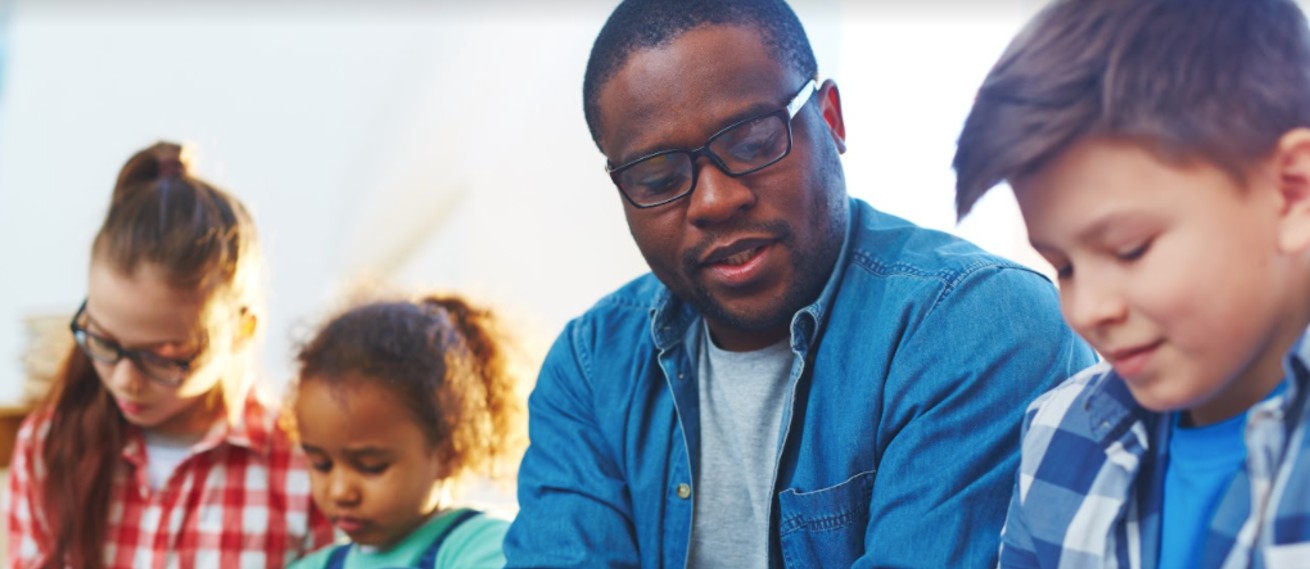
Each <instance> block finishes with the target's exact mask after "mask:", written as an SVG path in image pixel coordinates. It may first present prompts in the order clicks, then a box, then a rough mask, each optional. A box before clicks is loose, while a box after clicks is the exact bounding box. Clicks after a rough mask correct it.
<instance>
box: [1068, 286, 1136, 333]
mask: <svg viewBox="0 0 1310 569" xmlns="http://www.w3.org/2000/svg"><path fill="white" fill-rule="evenodd" d="M1060 298H1061V303H1060V304H1061V305H1062V308H1063V309H1064V316H1065V318H1066V319H1068V320H1069V325H1070V326H1073V328H1074V329H1075V330H1077V331H1078V333H1080V334H1082V335H1083V337H1085V338H1088V339H1089V340H1090V339H1093V338H1095V337H1096V335H1097V334H1096V332H1097V331H1098V330H1100V329H1101V328H1102V327H1104V326H1105V325H1107V324H1115V323H1118V322H1121V321H1123V319H1124V318H1125V317H1126V316H1127V314H1128V308H1127V305H1126V304H1125V303H1124V300H1123V296H1122V295H1121V294H1119V292H1118V291H1117V290H1115V289H1114V287H1111V286H1108V284H1107V283H1104V282H1091V281H1088V282H1082V283H1066V285H1065V287H1064V288H1063V289H1062V290H1061V291H1060Z"/></svg>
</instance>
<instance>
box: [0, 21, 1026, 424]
mask: <svg viewBox="0 0 1310 569" xmlns="http://www.w3.org/2000/svg"><path fill="white" fill-rule="evenodd" d="M613 5H614V3H613V2H602V1H589V0H561V1H552V2H531V1H515V0H488V1H484V2H478V3H471V2H455V1H449V0H435V1H427V2H419V1H414V0H405V1H401V0H379V1H365V0H358V1H347V0H336V1H327V2H315V3H312V5H311V3H301V2H293V1H291V0H282V1H271V2H269V1H263V2H259V1H254V0H238V1H235V2H218V1H199V2H196V1H193V2H165V1H163V0H158V1H156V0H129V1H112V0H111V1H100V2H94V1H91V0H0V407H3V406H15V405H19V404H21V403H22V402H23V400H24V397H25V388H24V383H25V381H26V378H27V377H28V376H30V375H40V374H42V373H47V372H48V371H49V370H50V368H52V367H53V366H54V365H55V364H57V363H58V362H57V361H54V360H55V359H57V357H58V356H55V357H54V358H52V357H51V356H50V355H49V354H40V353H29V352H30V351H31V350H32V349H33V346H34V345H35V344H36V343H39V340H38V339H39V338H42V337H49V336H50V335H52V334H54V335H60V334H65V333H66V330H67V328H66V322H67V318H68V316H69V315H70V314H71V313H72V311H74V310H75V309H76V308H77V305H78V303H79V302H80V301H81V299H82V297H83V296H84V294H85V287H86V270H87V265H88V262H89V259H88V257H89V248H90V242H91V239H92V237H93V235H94V233H95V230H96V229H97V227H98V224H99V222H100V221H101V218H102V217H103V215H104V211H105V208H106V207H107V205H108V200H109V194H110V190H111V187H112V183H113V180H114V178H115V176H116V173H117V170H118V168H119V167H120V166H121V165H122V163H123V162H124V161H125V160H126V159H127V157H128V156H130V155H131V154H132V153H133V152H134V151H136V150H137V149H140V148H142V147H144V146H146V145H149V144H151V143H152V142H154V141H156V140H160V139H166V140H174V141H180V142H185V143H188V144H190V145H191V146H192V147H193V150H194V156H195V158H196V164H195V166H196V168H195V169H196V172H197V173H198V174H199V175H200V176H201V177H203V178H206V179H208V180H210V181H212V182H215V183H217V184H218V185H220V186H222V187H224V188H227V189H229V190H231V191H232V192H233V193H235V194H236V195H237V196H239V197H240V198H241V199H243V200H244V201H245V202H246V203H247V204H248V205H249V206H250V207H251V208H252V210H253V212H254V215H255V219H256V223H257V225H258V226H259V228H260V230H261V233H262V237H263V240H264V245H265V249H266V252H267V256H268V260H269V265H270V274H271V277H270V279H271V294H270V298H269V301H270V302H269V305H270V317H269V319H268V320H269V321H268V323H267V324H268V326H267V327H266V328H265V331H266V334H267V343H266V347H265V349H264V352H263V354H262V360H263V363H264V368H265V370H266V372H267V380H268V383H269V384H270V385H271V386H272V387H273V389H274V390H275V391H280V390H281V389H282V388H283V387H284V386H285V385H286V383H287V381H288V379H289V378H290V376H291V374H292V371H293V370H292V366H291V360H292V350H293V349H294V346H295V345H296V343H297V342H298V341H300V340H302V339H304V338H305V336H306V335H307V334H308V333H309V331H310V329H311V328H312V326H313V325H314V324H315V323H316V322H317V321H318V320H319V319H321V318H322V317H323V316H324V314H325V312H324V311H325V310H326V309H327V308H328V307H329V306H332V304H333V303H334V302H335V301H336V300H337V299H338V298H339V297H340V296H341V294H342V292H343V291H344V290H346V289H347V288H348V287H349V286H350V284H351V283H353V282H356V281H357V280H358V279H359V278H360V277H361V276H362V275H367V276H368V277H370V278H374V279H383V280H387V281H391V282H395V283H398V284H400V285H403V286H409V287H432V288H439V289H444V290H456V291H462V292H465V293H467V294H469V295H470V296H472V297H473V298H475V299H478V300H481V301H483V302H489V303H491V304H493V305H495V306H497V307H498V308H500V309H501V311H502V312H504V313H505V314H506V315H508V316H509V317H510V319H511V320H512V321H513V322H515V323H516V325H517V327H518V329H519V330H520V333H521V335H523V336H525V337H526V339H527V344H528V345H529V346H530V349H532V350H533V351H534V352H535V353H537V354H539V353H540V351H541V350H543V349H544V348H545V347H546V346H548V344H549V342H550V341H551V340H552V339H553V337H554V335H555V334H556V333H558V331H559V330H560V328H561V327H562V326H563V325H564V323H565V322H566V321H567V320H568V319H569V318H571V317H573V316H575V315H577V314H579V313H580V312H582V311H584V310H585V309H586V308H587V307H588V306H590V305H591V304H592V303H593V302H595V300H597V299H598V298H599V297H600V296H601V295H603V294H605V293H606V292H608V291H610V290H612V289H614V288H615V287H617V286H619V285H621V284H622V283H624V282H626V281H627V280H629V279H631V278H633V277H634V276H636V275H638V274H640V273H642V272H643V271H644V270H645V264H644V262H643V260H642V259H641V257H640V255H639V254H638V251H637V249H636V246H635V245H633V243H632V240H631V238H630V236H629V235H628V232H627V228H626V225H625V223H624V220H623V215H622V210H621V204H620V197H619V195H618V193H617V192H616V190H615V189H614V188H613V187H612V186H611V185H610V182H609V180H608V178H607V177H606V176H605V174H604V173H603V171H602V165H603V163H604V158H603V157H602V155H601V154H600V153H599V152H598V151H597V150H596V148H595V146H594V145H593V144H592V142H591V139H590V137H589V135H588V133H587V129H586V125H585V123H584V120H583V116H582V110H581V109H582V104H581V85H582V75H583V69H584V67H585V65H586V60H587V55H588V52H589V50H590V46H591V42H592V40H593V39H594V37H595V34H596V32H597V31H598V30H599V29H600V27H601V25H602V24H603V23H604V20H605V18H606V16H607V15H608V13H609V11H610V10H611V9H612V7H613ZM1040 5H1041V3H1040V2H1037V1H1036V0H987V1H985V2H965V1H963V0H955V1H947V0H937V1H932V0H930V1H925V2H917V3H906V2H899V1H895V0H881V1H880V0H872V1H870V0H798V1H797V2H795V3H794V7H795V9H796V11H797V13H798V14H799V15H800V17H801V20H802V22H803V23H804V24H805V26H806V28H807V31H808V33H809V36H810V40H811V42H812V43H813V45H814V48H815V51H816V55H817V57H818V60H819V67H820V74H821V75H823V76H824V77H831V78H834V79H835V80H836V81H837V82H838V85H839V86H840V88H841V94H842V99H843V105H844V110H845V118H846V125H847V133H848V144H849V150H848V152H847V153H846V155H845V158H844V161H845V168H846V174H847V181H848V185H849V191H850V193H851V194H853V195H855V196H858V197H861V198H864V199H865V200H868V201H869V202H871V203H872V204H873V205H874V206H876V207H879V208H881V209H883V210H885V211H888V212H891V213H895V214H897V215H901V216H904V217H907V218H909V219H911V220H913V221H916V222H918V223H920V224H922V225H925V226H928V227H934V228H939V229H943V230H946V231H951V232H954V233H957V234H960V235H962V236H964V237H967V238H969V239H972V240H974V241H976V242H978V243H980V244H981V245H983V246H984V247H986V248H988V249H991V250H992V251H995V252H997V253H1000V254H1002V255H1005V256H1008V257H1011V258H1014V259H1017V260H1019V261H1020V262H1024V263H1028V264H1031V265H1034V266H1036V267H1037V268H1039V269H1041V270H1046V269H1045V267H1043V266H1042V265H1040V264H1039V263H1037V262H1036V259H1037V258H1036V257H1035V256H1034V254H1033V253H1032V252H1031V251H1030V250H1028V249H1027V247H1026V245H1025V242H1024V237H1023V231H1022V227H1021V222H1020V220H1019V218H1018V214H1017V210H1016V208H1015V206H1014V204H1013V198H1012V197H1011V195H1010V193H1009V192H1008V191H1007V190H1002V191H996V192H993V193H991V194H990V195H989V197H988V198H987V199H985V200H984V202H983V203H982V204H981V205H980V206H979V207H978V208H977V209H976V210H975V213H974V214H973V215H972V216H971V217H970V218H969V219H967V220H966V221H965V222H964V223H963V224H960V225H956V223H955V220H954V214H953V208H952V203H953V202H952V196H953V193H952V192H953V190H952V188H953V182H954V177H953V174H952V171H951V169H950V160H951V156H952V153H953V151H954V144H955V137H956V135H957V134H958V130H959V128H960V125H961V124H962V121H963V119H964V117H965V114H966V113H967V111H968V108H969V105H970V104H971V102H972V98H973V94H974V91H975V90H976V88H977V86H978V84H979V82H980V81H981V80H982V77H983V76H984V75H985V74H986V72H987V70H988V69H989V67H990V65H991V64H992V62H993V61H994V60H995V59H996V57H998V56H999V54H1000V53H1001V51H1002V50H1003V49H1004V47H1005V44H1006V43H1007V42H1008V40H1009V38H1010V36H1012V35H1013V34H1014V33H1015V32H1016V31H1017V30H1018V29H1019V27H1020V26H1021V25H1022V23H1023V21H1024V20H1026V19H1027V18H1028V17H1029V16H1031V15H1032V14H1033V13H1034V12H1035V11H1036V10H1037V9H1038V8H1039V7H1040ZM25 357H26V363H25ZM29 391H30V390H29Z"/></svg>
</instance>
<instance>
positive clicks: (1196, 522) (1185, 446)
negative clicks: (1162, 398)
mask: <svg viewBox="0 0 1310 569" xmlns="http://www.w3.org/2000/svg"><path fill="white" fill-rule="evenodd" d="M1285 388H1286V383H1279V386H1278V388H1277V389H1275V390H1273V392H1271V393H1270V394H1269V395H1268V396H1266V397H1265V399H1268V398H1270V397H1274V396H1276V395H1278V394H1279V393H1281V392H1283V391H1284V389H1285ZM1246 415H1247V413H1246V412H1245V411H1243V412H1242V413H1241V414H1239V415H1237V416H1235V417H1233V418H1231V419H1227V420H1225V421H1220V422H1218V423H1215V424H1213V425H1206V426H1204V427H1183V426H1181V425H1179V420H1180V418H1181V417H1182V413H1181V412H1177V413H1171V414H1170V416H1169V420H1170V431H1169V464H1168V465H1166V466H1165V474H1164V513H1163V520H1162V523H1161V528H1160V565H1159V569H1194V568H1195V567H1200V566H1201V550H1202V549H1203V546H1204V544H1203V543H1202V541H1203V540H1204V539H1205V535H1206V529H1207V528H1209V527H1210V521H1211V520H1212V519H1214V513H1215V508H1217V507H1218V506H1219V501H1220V500H1222V499H1223V497H1224V494H1226V493H1227V492H1228V486H1229V485H1230V484H1232V482H1233V477H1235V476H1237V473H1238V472H1239V471H1241V469H1242V465H1243V464H1244V463H1245V462H1246V440H1245V439H1244V438H1243V436H1242V433H1243V432H1244V431H1245V430H1246Z"/></svg>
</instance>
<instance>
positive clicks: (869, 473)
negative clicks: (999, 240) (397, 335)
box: [505, 200, 1094, 569]
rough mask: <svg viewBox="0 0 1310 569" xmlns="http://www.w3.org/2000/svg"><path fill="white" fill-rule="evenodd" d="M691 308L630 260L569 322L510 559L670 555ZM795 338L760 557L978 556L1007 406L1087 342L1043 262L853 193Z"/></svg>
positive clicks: (681, 525)
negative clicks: (997, 251) (1063, 310)
mask: <svg viewBox="0 0 1310 569" xmlns="http://www.w3.org/2000/svg"><path fill="white" fill-rule="evenodd" d="M700 321H701V317H700V316H699V315H698V314H696V313H695V312H694V311H693V310H692V308H691V307H689V306H688V305H687V304H685V303H683V302H681V301H680V300H678V299H677V298H675V297H673V296H672V295H671V294H670V292H669V291H668V289H666V288H665V287H664V286H663V285H662V284H661V283H660V282H659V281H658V280H657V279H656V278H655V277H653V276H651V275H646V276H644V277H641V278H639V279H637V280H635V281H633V282H632V283H629V284H628V285H626V286H624V287H623V288H621V289H620V290H618V291H617V292H615V293H613V294H611V295H610V296H608V297H606V298H604V299H602V300H601V301H600V302H599V303H597V304H596V306H595V307H593V308H592V309H591V310H589V311H588V312H587V313H586V314H584V315H583V316H581V317H580V318H578V319H576V320H574V321H572V322H571V323H569V325H568V326H567V327H566V328H565V330H564V332H563V333H562V334H561V335H560V337H559V339H558V340H557V341H556V343H555V345H554V346H553V348H552V349H551V351H550V353H549V355H548V356H547V358H546V362H545V364H544V366H543V368H542V372H541V376H540V378H539V379H538V382H537V386H536V388H535V390H534V391H533V394H532V397H531V400H530V402H529V407H530V419H529V430H530V436H531V439H532V445H531V446H530V447H529V449H528V451H527V454H526V455H525V456H524V459H523V463H522V466H521V469H520V472H519V505H520V508H521V509H520V512H519V515H518V518H517V519H516V520H515V522H514V523H513V525H512V526H511V527H510V531H509V534H508V536H507V537H506V541H505V553H506V557H507V559H508V561H509V565H508V567H684V566H685V565H686V559H687V547H688V543H689V541H690V532H691V527H692V523H691V522H692V520H691V517H692V500H694V499H695V498H696V492H695V488H692V481H693V480H694V479H695V478H694V476H693V472H694V471H695V469H696V468H697V462H698V457H699V451H698V449H699V446H700V439H699V428H698V426H699V424H700V421H699V413H698V403H697V383H696V369H697V368H696V363H695V362H696V354H695V353H694V350H695V344H694V343H688V342H687V338H689V337H694V329H695V328H696V327H697V326H698V325H699V323H700ZM791 347H792V350H793V351H794V353H795V359H794V361H793V364H792V372H791V379H790V382H791V383H790V393H791V395H790V397H789V398H788V401H786V407H785V410H784V415H783V425H782V429H781V436H780V437H779V440H778V448H779V460H778V467H777V472H776V476H775V485H774V490H775V492H774V503H773V507H772V512H773V515H772V527H773V528H774V531H773V534H772V535H771V536H770V543H771V545H770V559H771V563H772V565H773V566H775V567H778V566H786V567H851V566H857V567H924V568H933V569H940V568H944V567H951V568H957V567H983V566H988V565H992V564H994V563H995V562H996V554H997V545H998V532H999V530H1000V527H1001V523H1002V520H1003V518H1004V516H1005V508H1006V504H1007V503H1008V500H1009V497H1010V484H1011V482H1012V480H1013V473H1014V470H1015V467H1016V466H1017V464H1018V442H1019V425H1020V422H1021V420H1022V417H1023V411H1024V409H1025V407H1026V405H1027V403H1028V402H1029V401H1030V400H1031V399H1032V398H1034V397H1036V396H1037V395H1038V394H1039V393H1041V392H1043V391H1045V390H1047V389H1049V388H1050V387H1053V386H1054V385H1055V384H1056V383H1058V382H1059V381H1060V380H1062V379H1064V378H1065V377H1068V376H1069V375H1071V374H1072V373H1074V372H1076V371H1077V370H1079V369H1082V368H1084V367H1086V366H1087V365H1089V364H1090V363H1092V362H1093V361H1094V355H1093V353H1092V352H1091V350H1089V349H1088V348H1087V347H1086V345H1085V344H1083V343H1082V342H1081V341H1080V340H1078V339H1077V338H1076V336H1074V334H1073V333H1072V332H1071V331H1070V330H1069V329H1068V328H1067V327H1066V326H1065V325H1064V323H1063V321H1062V319H1061V318H1060V314H1059V310H1058V301H1057V298H1056V293H1055V290H1054V289H1053V287H1051V286H1050V283H1049V282H1047V281H1046V280H1045V279H1044V278H1043V277H1041V276H1040V275H1039V274H1037V273H1034V272H1032V271H1029V270H1027V269H1024V268H1022V267H1020V266H1018V265H1015V264H1013V263H1011V262H1008V261H1005V260H1002V259H999V258H997V257H994V256H991V255H988V254H986V253H984V252H983V251H981V250H979V249H978V248H977V247H975V246H973V245H971V244H969V243H967V242H965V241H962V240H959V239H956V238H954V237H951V236H949V235H947V234H944V233H941V232H937V231H931V230H925V229H922V228H919V227H916V226H915V225H913V224H911V223H909V222H907V221H905V220H902V219H899V218H896V217H893V216H891V215H887V214H884V213H881V212H878V211H875V210H874V209H873V208H871V207H869V206H868V205H867V204H865V203H863V202H861V201H859V200H852V203H851V218H850V224H849V228H848V233H847V236H846V240H845V242H844V244H843V246H842V252H841V254H840V256H839V258H838V261H837V265H836V268H835V270H834V272H833V274H832V276H831V277H830V278H829V280H828V282H827V284H826V286H825V288H824V290H823V292H822V293H821V294H820V295H819V298H818V299H816V300H815V302H814V303H813V304H810V305H808V306H805V307H804V308H802V309H801V310H799V311H798V312H797V313H796V314H795V316H794V317H793V318H792V321H791Z"/></svg>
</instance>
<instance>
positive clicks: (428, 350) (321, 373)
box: [297, 295, 526, 479]
mask: <svg viewBox="0 0 1310 569" xmlns="http://www.w3.org/2000/svg"><path fill="white" fill-rule="evenodd" d="M513 345H514V344H513V342H512V341H511V339H510V338H509V336H508V334H506V332H505V331H504V330H503V329H502V327H501V326H500V323H499V321H498V319H497V318H496V317H495V315H494V314H493V313H492V312H491V311H489V310H486V309H483V308H479V307H476V306H473V305H471V304H469V303H468V302H467V301H466V300H464V299H463V298H460V297H458V296H437V295H428V296H424V297H421V298H419V299H417V300H401V301H383V302H372V303H369V304H364V305H361V306H357V307H355V308H351V309H349V310H347V311H346V312H344V313H342V314H340V315H338V316H336V317H335V318H333V319H332V320H330V321H329V322H328V323H327V324H326V325H324V326H323V327H322V328H321V329H320V330H319V331H318V333H317V334H316V335H315V336H314V337H313V338H312V339H311V340H310V341H309V342H308V343H306V344H305V345H304V346H303V347H302V348H301V350H300V353H299V355H298V356H297V360H298V361H299V363H300V373H299V377H300V380H299V381H300V384H301V385H303V384H304V383H305V382H310V381H314V382H326V383H328V384H329V385H331V386H344V385H346V383H347V382H353V383H352V385H351V386H352V387H354V386H356V385H357V384H359V383H360V382H369V383H370V384H371V385H376V386H378V387H382V388H384V389H387V390H389V391H390V392H391V393H392V395H394V396H395V397H396V400H397V401H399V402H401V403H402V404H403V405H404V406H405V407H406V408H407V409H408V410H409V412H410V413H411V415H412V417H413V418H414V420H415V421H416V422H417V423H418V425H419V426H420V428H422V429H423V432H424V434H425V435H426V436H427V439H428V442H429V443H430V444H431V445H432V447H433V448H434V449H435V450H436V452H438V453H439V454H440V455H441V456H442V457H443V458H444V459H445V460H446V464H447V467H448V469H449V470H448V472H450V473H451V474H450V476H449V478H451V479H459V478H461V477H463V476H465V475H468V474H482V475H486V476H489V477H492V478H498V477H502V476H504V475H505V474H507V473H508V472H512V471H513V470H515V468H514V467H515V466H516V465H517V461H518V459H519V458H520V457H521V456H522V450H523V448H524V447H525V446H526V436H525V429H524V419H525V414H526V412H525V408H524V404H523V398H522V397H521V395H520V382H519V380H518V376H517V374H516V373H514V370H513V366H511V365H510V357H509V353H508V352H509V350H510V348H511V346H513ZM505 467H508V470H506V469H505Z"/></svg>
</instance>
